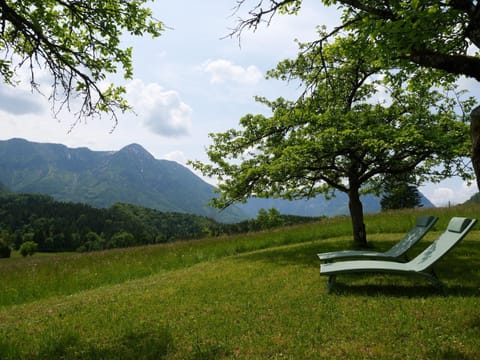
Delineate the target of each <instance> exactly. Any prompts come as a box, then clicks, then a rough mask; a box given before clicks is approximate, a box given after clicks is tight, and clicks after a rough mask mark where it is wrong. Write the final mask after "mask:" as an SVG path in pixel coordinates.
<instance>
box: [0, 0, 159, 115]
mask: <svg viewBox="0 0 480 360" xmlns="http://www.w3.org/2000/svg"><path fill="white" fill-rule="evenodd" d="M147 1H148V0H135V1H131V0H118V1H93V0H79V1H70V0H68V1H65V0H42V1H38V0H22V1H14V0H0V16H1V20H0V24H1V28H0V34H1V39H2V41H1V42H0V50H1V51H2V52H3V54H4V58H3V59H0V74H1V76H3V80H4V81H5V82H6V83H9V84H12V85H13V84H15V82H16V80H15V78H14V77H15V75H16V73H17V72H18V71H19V70H20V68H22V67H26V68H27V69H28V71H29V72H30V83H31V85H32V88H33V89H38V84H37V81H36V76H35V75H36V74H37V72H38V71H39V70H40V69H46V70H47V71H48V72H49V73H50V75H51V77H52V92H51V95H50V99H51V100H52V102H53V105H52V106H53V110H54V112H55V114H58V112H59V111H61V110H62V109H63V108H67V109H68V110H70V107H71V105H72V100H73V99H74V98H76V97H77V96H80V98H81V99H82V101H81V105H80V108H79V110H78V112H77V113H76V115H77V121H78V120H80V119H81V118H84V117H85V118H86V117H90V116H94V115H100V114H102V113H105V112H107V113H110V114H111V115H112V117H113V119H114V120H115V123H116V121H117V117H116V111H118V110H121V111H124V110H126V109H128V107H129V106H128V104H127V103H126V101H125V100H124V99H123V98H122V94H124V92H125V89H124V88H123V87H121V86H115V85H113V84H112V85H110V86H109V87H107V88H106V89H104V88H102V87H101V85H100V82H103V81H105V80H108V79H107V76H108V74H113V73H116V72H117V71H119V70H120V71H121V72H122V73H123V76H124V77H125V78H126V79H128V78H131V77H132V70H133V69H132V49H131V48H124V49H122V48H121V47H120V38H121V36H122V35H123V34H124V33H129V34H131V35H135V36H141V35H144V34H149V35H151V36H153V37H157V36H159V35H160V34H161V32H162V29H163V26H162V24H161V23H160V22H158V21H157V20H155V19H154V18H153V17H152V14H151V10H150V9H148V8H144V7H143V4H145V3H146V2H147Z"/></svg>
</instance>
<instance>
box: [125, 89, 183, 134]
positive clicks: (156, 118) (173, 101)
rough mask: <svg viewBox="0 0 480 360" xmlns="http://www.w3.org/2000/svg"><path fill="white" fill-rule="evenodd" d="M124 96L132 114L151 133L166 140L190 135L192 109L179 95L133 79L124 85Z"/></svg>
mask: <svg viewBox="0 0 480 360" xmlns="http://www.w3.org/2000/svg"><path fill="white" fill-rule="evenodd" d="M127 97H128V100H129V102H130V104H131V105H132V106H133V110H134V111H135V113H136V114H138V116H139V118H140V119H141V120H142V121H143V123H144V124H145V126H146V127H147V128H149V129H150V130H151V131H153V132H154V133H156V134H159V135H162V136H166V137H178V136H184V135H187V134H189V132H190V128H191V117H192V108H191V107H190V106H189V105H188V104H186V103H184V102H183V101H182V100H181V98H180V95H179V93H178V92H176V91H174V90H165V89H163V88H162V87H161V86H160V85H158V84H157V83H148V84H145V83H144V82H143V81H142V80H139V79H135V80H133V81H131V82H130V83H129V84H128V85H127Z"/></svg>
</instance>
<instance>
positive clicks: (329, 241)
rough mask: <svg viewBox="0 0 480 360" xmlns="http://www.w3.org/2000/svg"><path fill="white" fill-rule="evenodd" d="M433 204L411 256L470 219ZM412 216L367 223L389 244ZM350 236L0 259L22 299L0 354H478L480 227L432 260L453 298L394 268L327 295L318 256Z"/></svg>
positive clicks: (3, 326) (330, 224) (320, 234)
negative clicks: (456, 221) (431, 218)
mask: <svg viewBox="0 0 480 360" xmlns="http://www.w3.org/2000/svg"><path fill="white" fill-rule="evenodd" d="M429 210H430V211H427V212H428V213H433V214H435V213H437V214H438V215H437V216H439V217H440V221H439V223H437V225H436V227H435V229H434V232H432V233H430V234H428V235H427V237H426V239H425V240H422V241H421V242H420V244H418V245H417V247H416V248H414V249H413V250H412V251H411V254H410V255H411V256H414V255H415V254H416V253H418V252H419V251H420V250H421V249H422V248H423V247H424V246H426V244H427V243H428V242H429V241H431V240H432V239H433V238H435V237H436V236H437V235H438V234H439V232H440V231H442V230H443V229H444V228H445V226H446V223H447V221H448V219H449V218H450V217H451V216H453V215H464V216H472V213H470V212H469V211H470V210H468V211H467V210H464V209H456V210H457V211H453V210H449V209H435V211H432V209H429ZM475 210H476V213H479V212H478V208H476V209H473V210H472V211H475ZM462 211H464V212H462ZM423 212H424V210H421V213H423ZM418 215H419V213H418V212H395V213H391V214H388V215H387V214H384V215H383V216H382V215H372V216H369V217H367V219H366V224H367V229H368V228H370V227H373V226H374V224H377V225H376V226H383V229H384V230H382V231H380V232H379V233H376V232H375V231H372V230H370V241H371V242H372V243H373V244H374V245H375V246H376V247H377V248H380V249H383V248H388V247H390V246H391V245H393V244H394V243H395V241H396V240H398V239H399V238H400V237H401V236H402V233H403V232H405V231H406V230H408V228H409V227H411V226H413V223H414V221H415V219H416V217H418ZM472 217H473V216H472ZM477 228H478V225H477ZM342 232H344V233H343V234H342ZM349 232H350V227H349V223H348V219H347V218H345V219H341V218H339V219H329V220H327V221H326V222H325V223H323V224H317V225H305V226H300V227H295V228H288V229H283V230H276V231H273V232H265V233H260V234H249V235H245V236H238V237H233V238H224V239H207V240H202V241H196V242H185V243H179V244H170V245H166V246H155V247H143V248H134V249H127V250H114V251H108V252H99V253H92V254H81V255H69V256H61V257H58V258H56V257H44V258H40V257H38V258H36V257H35V256H34V257H33V258H28V259H19V258H16V259H11V260H7V261H0V274H1V275H2V277H3V279H7V280H8V281H7V282H8V283H9V285H8V286H9V287H8V288H9V289H16V291H17V292H18V293H19V295H18V296H17V299H18V300H17V302H16V304H15V302H14V301H12V299H13V298H10V300H9V301H10V303H8V302H7V303H5V304H3V307H0V355H1V356H0V358H1V359H4V358H5V359H52V358H56V359H57V358H64V359H161V358H166V359H221V358H229V359H230V358H238V359H266V358H267V359H268V358H278V359H280V358H290V359H322V358H325V359H327V358H328V359H330V358H372V359H373V358H375V359H377V358H383V359H395V358H397V359H437V358H439V359H442V358H452V359H457V358H459V359H474V358H475V357H476V356H477V354H478V349H479V348H480V336H478V335H479V333H480V301H479V296H480V232H479V231H478V230H475V231H473V232H471V233H470V234H469V235H468V236H467V237H466V238H465V239H464V240H463V241H462V242H461V243H460V244H459V245H458V246H457V247H456V248H454V250H453V251H452V252H451V253H449V254H448V256H447V257H446V258H445V259H443V260H442V261H441V262H440V263H439V264H438V266H437V267H436V271H437V273H438V275H439V277H440V278H441V279H442V280H443V281H444V282H445V284H446V285H447V287H448V288H447V292H446V294H444V293H442V292H440V291H439V290H437V289H436V288H434V287H433V286H431V285H430V283H429V282H428V281H426V280H425V279H424V278H422V277H401V276H392V275H369V276H364V275H348V276H339V278H338V284H337V291H335V292H334V293H333V294H328V293H327V288H326V278H324V277H321V276H320V275H319V272H318V266H319V262H318V260H317V258H316V255H315V254H316V253H317V252H320V251H327V250H331V249H335V248H343V247H345V246H347V245H350V241H351V240H350V239H351V237H350V236H349ZM14 272H16V274H12V273H14ZM22 277H27V278H28V279H29V280H28V281H24V280H22ZM3 279H2V280H3ZM15 281H19V283H17V285H16V286H15V285H14V284H15ZM22 281H23V282H22ZM70 283H75V284H76V285H71V284H70ZM0 286H3V288H2V290H1V291H2V292H3V291H4V289H6V288H7V287H6V286H5V285H4V283H3V281H2V283H1V284H0ZM21 287H27V288H30V290H27V289H23V290H22V289H21ZM45 288H49V289H50V290H48V291H47V290H45ZM65 288H67V290H65ZM11 291H13V290H11ZM21 294H27V297H26V298H22V296H21ZM0 296H2V295H0Z"/></svg>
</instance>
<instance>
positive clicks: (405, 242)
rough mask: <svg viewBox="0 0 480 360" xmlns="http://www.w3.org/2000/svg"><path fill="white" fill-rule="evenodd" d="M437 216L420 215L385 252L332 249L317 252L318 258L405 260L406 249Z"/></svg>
mask: <svg viewBox="0 0 480 360" xmlns="http://www.w3.org/2000/svg"><path fill="white" fill-rule="evenodd" d="M437 220H438V218H437V217H435V216H421V217H420V218H419V219H418V221H417V223H416V224H415V227H414V228H413V229H412V230H410V232H408V233H407V234H406V235H405V236H404V237H403V239H401V240H400V241H399V242H398V243H396V244H395V245H394V246H393V247H392V248H390V249H388V250H387V251H385V252H377V251H362V250H343V251H332V252H327V253H321V254H317V255H318V257H319V259H320V260H321V261H324V262H332V261H334V260H341V259H354V258H356V259H369V260H374V259H376V260H393V261H406V260H408V259H407V258H406V256H405V254H406V253H407V251H408V250H410V249H411V248H412V246H413V245H415V244H416V243H417V242H418V241H420V239H422V238H423V237H424V236H425V234H426V233H427V232H428V231H429V230H430V229H431V228H432V226H433V225H434V224H435V223H436V222H437Z"/></svg>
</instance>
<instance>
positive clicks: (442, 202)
mask: <svg viewBox="0 0 480 360" xmlns="http://www.w3.org/2000/svg"><path fill="white" fill-rule="evenodd" d="M420 191H422V193H423V194H424V195H425V196H426V197H427V198H428V199H429V200H430V201H431V202H432V203H433V204H434V205H435V206H447V205H456V204H461V203H464V202H465V201H467V200H468V199H470V198H471V197H472V195H474V194H475V193H477V192H478V188H477V185H476V183H472V184H468V183H467V182H464V181H461V180H460V179H455V178H451V179H447V180H445V181H443V182H442V183H441V184H440V186H437V185H433V184H430V185H427V186H425V187H422V188H421V189H420Z"/></svg>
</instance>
